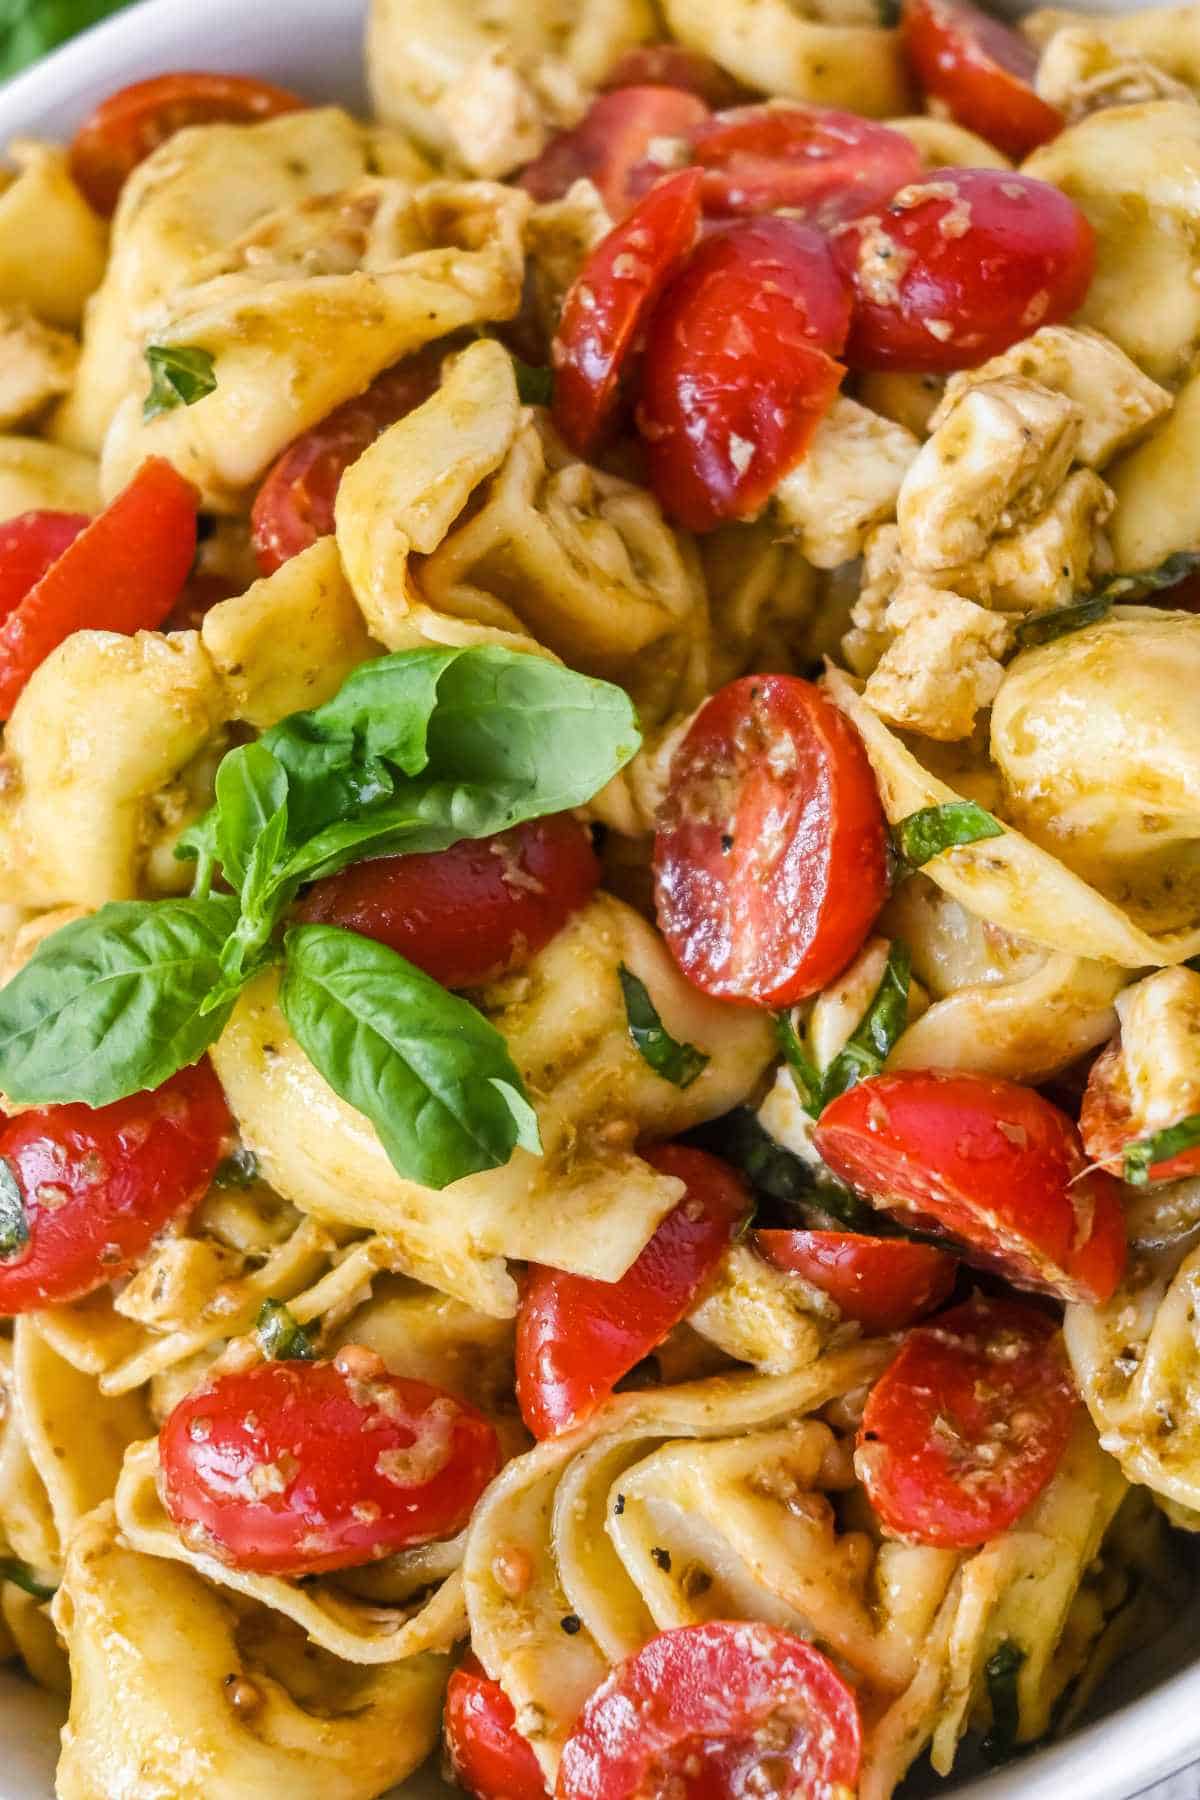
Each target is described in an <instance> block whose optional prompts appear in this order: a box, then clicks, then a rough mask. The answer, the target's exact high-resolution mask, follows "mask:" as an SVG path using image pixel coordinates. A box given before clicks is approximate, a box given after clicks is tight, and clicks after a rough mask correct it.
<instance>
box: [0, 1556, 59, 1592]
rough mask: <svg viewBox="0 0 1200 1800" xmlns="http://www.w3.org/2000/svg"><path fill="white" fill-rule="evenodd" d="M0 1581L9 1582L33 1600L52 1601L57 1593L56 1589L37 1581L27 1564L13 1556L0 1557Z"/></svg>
mask: <svg viewBox="0 0 1200 1800" xmlns="http://www.w3.org/2000/svg"><path fill="white" fill-rule="evenodd" d="M0 1581H11V1582H12V1584H13V1586H14V1587H19V1588H20V1589H21V1592H22V1593H23V1594H28V1595H29V1596H30V1598H31V1599H33V1600H53V1598H54V1596H55V1594H56V1593H57V1592H58V1589H57V1588H56V1587H52V1586H48V1585H47V1584H46V1582H44V1581H39V1580H38V1578H37V1576H36V1575H35V1574H34V1572H33V1570H32V1569H31V1568H30V1566H29V1564H28V1563H26V1562H21V1561H19V1560H18V1558H17V1557H15V1556H0Z"/></svg>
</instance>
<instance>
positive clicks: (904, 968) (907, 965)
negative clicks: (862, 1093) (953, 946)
mask: <svg viewBox="0 0 1200 1800" xmlns="http://www.w3.org/2000/svg"><path fill="white" fill-rule="evenodd" d="M911 974H912V957H911V955H910V954H909V949H908V945H907V944H902V943H901V941H900V939H899V938H894V939H893V940H892V946H891V949H890V950H889V951H888V959H887V966H886V968H885V969H884V971H883V978H882V980H881V981H880V983H879V986H878V987H877V988H876V990H875V993H874V995H873V996H872V999H871V1004H870V1005H869V1006H868V1008H867V1010H866V1012H865V1013H864V1014H863V1016H862V1018H861V1019H860V1020H859V1022H858V1024H857V1025H856V1026H855V1028H854V1031H853V1032H852V1033H851V1036H850V1038H849V1039H848V1041H847V1042H846V1044H845V1045H844V1046H843V1048H842V1049H841V1050H840V1051H839V1052H838V1054H837V1055H836V1056H835V1057H834V1059H833V1061H832V1062H831V1063H830V1065H829V1067H828V1068H827V1069H826V1070H825V1073H824V1078H823V1080H822V1083H821V1099H822V1102H823V1104H824V1105H825V1106H828V1105H829V1102H830V1101H831V1100H836V1099H837V1097H838V1095H839V1094H844V1093H845V1092H846V1089H847V1088H852V1087H853V1086H854V1085H855V1083H856V1082H859V1081H863V1080H865V1079H866V1077H867V1076H869V1075H878V1073H879V1071H880V1070H881V1069H882V1067H883V1065H884V1063H885V1062H886V1061H887V1059H888V1057H889V1056H890V1054H891V1052H892V1048H893V1046H894V1045H895V1043H896V1040H897V1038H898V1037H899V1036H900V1033H901V1032H902V1031H903V1030H904V1027H905V1026H906V1025H907V1024H908V983H909V978H910V976H911Z"/></svg>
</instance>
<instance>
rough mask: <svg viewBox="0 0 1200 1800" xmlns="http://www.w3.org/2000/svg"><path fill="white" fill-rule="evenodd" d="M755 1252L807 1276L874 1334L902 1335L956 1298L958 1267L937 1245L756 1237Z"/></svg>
mask: <svg viewBox="0 0 1200 1800" xmlns="http://www.w3.org/2000/svg"><path fill="white" fill-rule="evenodd" d="M754 1248H755V1249H756V1250H757V1251H758V1253H759V1255H760V1256H763V1257H765V1258H766V1260H767V1261H768V1262H769V1263H772V1264H773V1265H774V1266H775V1268H777V1269H783V1270H785V1271H786V1272H787V1273H788V1274H792V1275H802V1276H803V1277H804V1279H805V1281H809V1282H811V1283H812V1285H813V1287H816V1288H820V1289H821V1291H822V1293H825V1294H828V1295H829V1297H830V1299H831V1300H833V1301H834V1302H835V1303H836V1305H837V1306H838V1308H839V1310H840V1311H841V1312H842V1314H843V1315H844V1316H845V1317H846V1318H847V1319H855V1320H857V1322H858V1323H859V1324H860V1325H863V1326H865V1327H866V1329H867V1330H868V1331H901V1330H903V1328H904V1327H905V1326H906V1325H911V1324H912V1323H913V1322H914V1320H916V1319H920V1318H923V1317H924V1315H925V1314H926V1313H929V1312H933V1310H934V1309H935V1307H938V1306H941V1305H942V1304H943V1303H944V1302H945V1301H947V1300H948V1299H949V1298H950V1295H951V1293H952V1292H953V1290H954V1283H955V1279H956V1277H957V1274H958V1264H957V1262H956V1261H955V1259H954V1257H953V1256H951V1255H950V1254H949V1252H948V1251H945V1250H939V1249H937V1248H936V1247H935V1246H934V1245H933V1244H910V1243H908V1242H906V1241H905V1239H903V1238H875V1237H864V1236H862V1235H861V1234H859V1233H858V1232H853V1231H756V1232H755V1234H754Z"/></svg>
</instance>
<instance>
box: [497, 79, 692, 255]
mask: <svg viewBox="0 0 1200 1800" xmlns="http://www.w3.org/2000/svg"><path fill="white" fill-rule="evenodd" d="M707 117H708V108H707V107H706V106H705V104H704V102H703V101H702V100H698V99H697V98H696V96H695V95H694V94H687V93H684V92H683V90H682V89H681V88H678V87H654V86H651V87H623V88H615V89H614V90H613V91H612V92H610V93H607V94H601V95H600V96H599V97H598V98H597V99H595V100H593V102H592V104H591V106H590V107H589V108H588V110H587V112H586V113H585V114H584V116H583V118H582V119H581V120H580V121H579V124H578V125H576V126H574V127H573V128H572V129H571V130H570V131H564V132H560V134H559V135H558V137H556V138H554V139H552V141H551V142H550V143H549V144H547V146H546V148H545V149H544V150H543V151H542V154H541V155H540V156H539V157H538V158H537V159H536V161H534V162H531V163H530V164H529V165H528V167H527V168H526V169H525V170H524V171H523V172H522V174H521V177H520V185H521V186H522V187H523V188H524V189H525V191H526V192H527V193H529V194H532V195H533V197H534V199H535V200H561V198H562V196H563V195H564V194H565V193H566V191H567V189H568V188H569V187H570V186H571V185H572V184H573V183H574V182H576V181H579V180H581V179H582V178H583V177H584V176H586V177H587V179H588V180H589V181H594V182H595V184H596V186H597V188H598V189H599V190H600V198H601V199H602V200H603V202H604V204H605V206H606V207H607V208H608V215H609V217H610V218H611V219H612V220H613V221H614V223H616V222H618V221H620V220H621V219H623V218H624V217H625V214H626V213H627V212H628V211H629V208H630V207H631V205H632V204H633V202H634V200H635V199H636V198H637V196H638V194H639V193H642V192H644V191H645V186H646V185H647V183H646V181H645V171H644V169H642V167H641V165H643V164H644V162H645V158H646V152H647V150H648V149H649V147H650V145H651V144H652V143H653V142H654V140H655V139H656V138H686V137H687V135H688V132H689V131H690V130H691V128H692V126H693V125H696V124H698V123H699V122H700V120H702V119H706V118H707ZM635 170H639V171H640V173H641V177H642V179H641V181H640V182H639V183H638V184H636V185H635V184H634V183H633V175H634V171H635ZM659 172H660V173H666V171H665V170H660V171H659Z"/></svg>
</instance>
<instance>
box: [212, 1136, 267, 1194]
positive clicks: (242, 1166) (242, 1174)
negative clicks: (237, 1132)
mask: <svg viewBox="0 0 1200 1800" xmlns="http://www.w3.org/2000/svg"><path fill="white" fill-rule="evenodd" d="M257 1180H258V1158H257V1156H255V1154H254V1152H253V1150H247V1148H246V1146H245V1145H244V1144H241V1145H239V1147H238V1148H237V1149H236V1150H235V1151H233V1153H232V1155H230V1156H226V1157H223V1158H222V1160H221V1161H220V1162H219V1163H218V1164H217V1166H216V1169H215V1170H214V1171H213V1186H214V1187H219V1188H248V1187H253V1185H254V1183H255V1182H256V1181H257Z"/></svg>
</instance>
